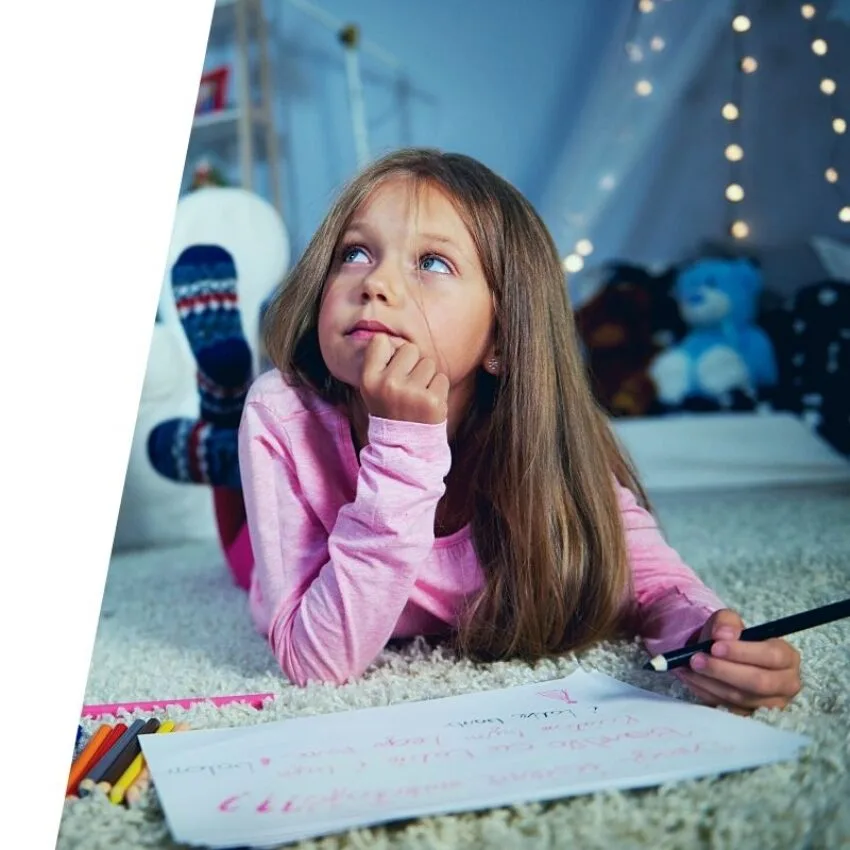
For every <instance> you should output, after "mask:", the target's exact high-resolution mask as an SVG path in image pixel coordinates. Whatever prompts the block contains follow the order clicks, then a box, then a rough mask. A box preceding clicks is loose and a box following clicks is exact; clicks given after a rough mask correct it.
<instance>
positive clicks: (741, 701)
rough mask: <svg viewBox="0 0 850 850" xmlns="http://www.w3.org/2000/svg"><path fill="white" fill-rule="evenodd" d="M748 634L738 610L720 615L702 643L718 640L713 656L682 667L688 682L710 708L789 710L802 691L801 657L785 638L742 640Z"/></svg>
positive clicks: (710, 624)
mask: <svg viewBox="0 0 850 850" xmlns="http://www.w3.org/2000/svg"><path fill="white" fill-rule="evenodd" d="M743 630H744V622H743V620H742V619H741V617H740V616H739V615H738V613H737V612H736V611H733V610H731V609H730V608H723V609H721V610H720V611H715V612H714V614H712V615H711V617H709V618H708V620H707V621H706V623H705V625H704V626H703V627H702V629H701V630H700V633H699V635H698V637H697V639H696V642H697V643H700V642H702V641H705V640H714V641H715V643H714V644H713V645H712V647H711V652H710V653H709V654H706V653H703V652H698V653H697V654H696V655H694V656H693V657H692V658H691V660H690V667H688V668H680V673H681V677H682V679H683V680H684V682H685V684H686V685H687V686H688V687H689V688H690V690H691V691H693V692H694V694H695V695H696V696H698V697H699V698H700V699H701V700H702V701H703V702H704V703H706V704H708V705H711V706H719V705H722V706H725V707H727V708H729V709H730V710H731V711H733V712H734V713H736V714H744V715H748V714H752V712H753V711H755V710H756V709H757V708H785V707H786V706H787V705H788V703H789V702H790V701H791V700H792V699H793V698H794V697H795V696H796V695H797V694H798V693H799V692H800V688H801V683H800V654H799V652H797V650H796V649H794V647H793V646H791V645H790V644H789V643H787V642H786V641H784V640H782V639H780V638H772V639H771V640H764V641H745V640H739V637H740V634H741V632H742V631H743Z"/></svg>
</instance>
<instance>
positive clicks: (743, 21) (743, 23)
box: [732, 15, 752, 32]
mask: <svg viewBox="0 0 850 850" xmlns="http://www.w3.org/2000/svg"><path fill="white" fill-rule="evenodd" d="M751 26H752V24H751V22H750V19H749V18H748V17H747V16H746V15H737V16H736V17H735V18H734V19H733V21H732V29H733V30H735V32H746V31H747V30H748V29H749V28H750V27H751Z"/></svg>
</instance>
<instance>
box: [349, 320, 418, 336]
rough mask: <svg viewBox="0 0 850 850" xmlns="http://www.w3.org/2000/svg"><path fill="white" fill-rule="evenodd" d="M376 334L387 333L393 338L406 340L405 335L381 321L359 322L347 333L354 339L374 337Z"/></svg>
mask: <svg viewBox="0 0 850 850" xmlns="http://www.w3.org/2000/svg"><path fill="white" fill-rule="evenodd" d="M375 334H386V335H387V336H389V337H392V338H393V339H399V340H404V337H403V336H400V335H399V334H397V333H396V332H395V331H393V330H390V328H388V327H387V326H386V325H382V324H381V323H380V322H358V323H357V324H356V325H355V326H354V327H353V328H352V329H351V330H350V331H349V332H348V333H347V334H346V336H347V337H351V338H352V339H366V340H368V339H372V337H373V336H375Z"/></svg>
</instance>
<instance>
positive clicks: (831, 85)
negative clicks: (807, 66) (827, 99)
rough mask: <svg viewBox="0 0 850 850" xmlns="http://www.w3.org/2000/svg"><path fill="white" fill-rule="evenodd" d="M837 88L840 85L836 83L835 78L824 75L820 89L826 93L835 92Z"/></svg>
mask: <svg viewBox="0 0 850 850" xmlns="http://www.w3.org/2000/svg"><path fill="white" fill-rule="evenodd" d="M837 88H838V86H836V85H835V80H830V79H829V77H824V79H822V80H821V81H820V90H821V91H822V92H823V93H824V94H835V90H836V89H837Z"/></svg>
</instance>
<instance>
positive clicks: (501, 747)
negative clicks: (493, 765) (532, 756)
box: [487, 741, 534, 753]
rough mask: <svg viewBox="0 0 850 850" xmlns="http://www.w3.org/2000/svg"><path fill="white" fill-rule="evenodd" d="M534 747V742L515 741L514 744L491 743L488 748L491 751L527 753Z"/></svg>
mask: <svg viewBox="0 0 850 850" xmlns="http://www.w3.org/2000/svg"><path fill="white" fill-rule="evenodd" d="M533 749H534V744H524V743H522V742H520V741H515V742H514V743H512V744H490V746H489V747H488V748H487V751H488V752H491V753H527V752H530V751H531V750H533Z"/></svg>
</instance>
